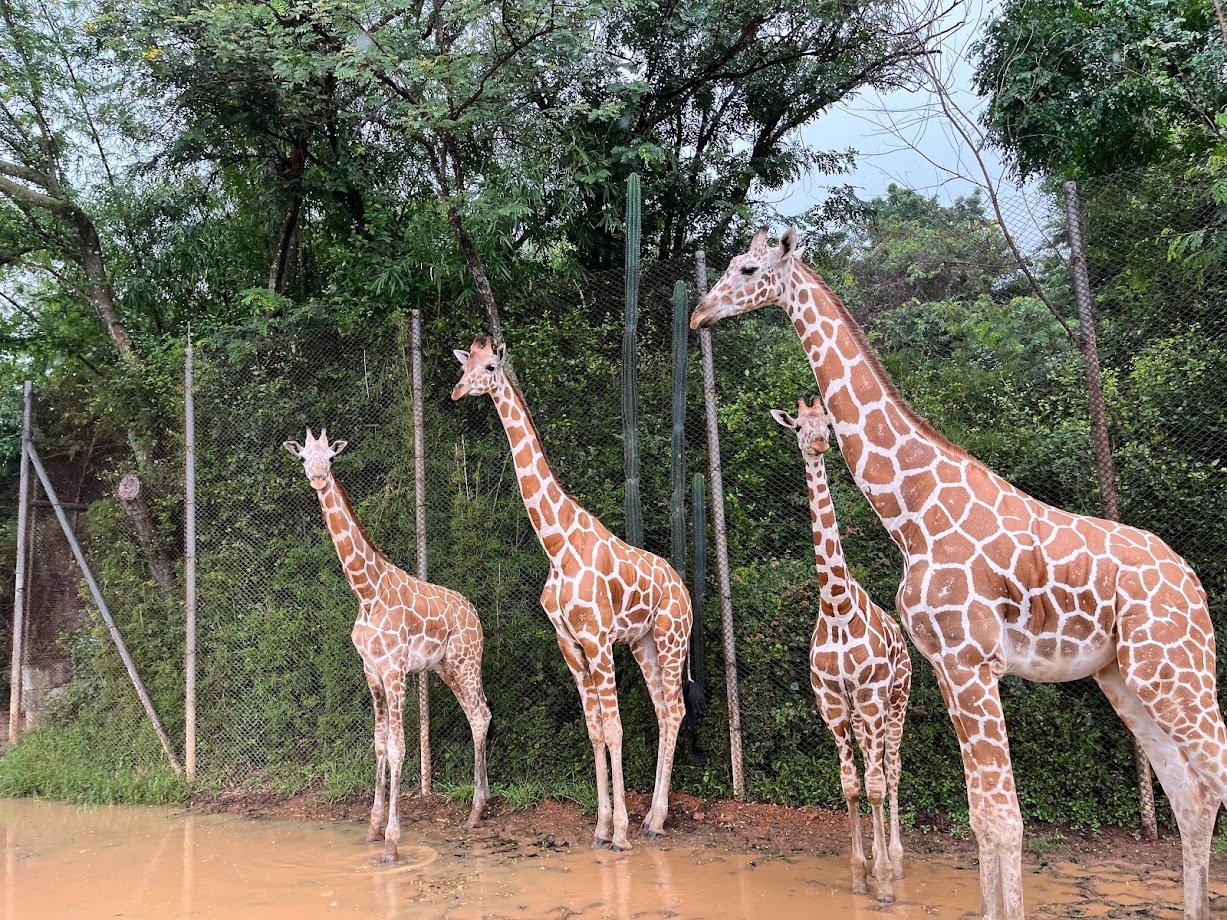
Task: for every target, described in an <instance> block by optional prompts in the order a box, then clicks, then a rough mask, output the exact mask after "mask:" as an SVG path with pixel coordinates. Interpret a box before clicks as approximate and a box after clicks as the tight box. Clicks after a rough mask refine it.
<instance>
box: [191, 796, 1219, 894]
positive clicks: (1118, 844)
mask: <svg viewBox="0 0 1227 920" xmlns="http://www.w3.org/2000/svg"><path fill="white" fill-rule="evenodd" d="M669 802H670V805H669V820H668V825H667V827H668V830H667V835H668V838H669V844H670V845H672V846H679V847H694V848H699V847H719V848H722V849H725V850H746V851H762V852H764V853H769V854H772V855H775V854H790V853H791V854H797V853H804V854H807V855H810V856H826V855H838V854H842V853H844V852H846V851H847V848H848V822H847V816H846V814H845V813H843V812H834V811H828V810H826V809H822V808H787V807H782V806H779V805H759V804H751V803H743V802H737V801H733V800H729V799H710V798H700V797H698V796H693V795H686V794H674V795H672V796H670V799H669ZM648 804H649V802H648V797H647V796H646V795H643V794H641V793H632V792H628V793H627V809H628V810H629V812H630V814H631V821H632V828H633V826H634V822H635V818H636V817H642V815H643V814H645V813H646V811H647V807H648ZM189 806H190V807H191V808H192V809H193V810H197V811H202V812H207V813H218V812H223V813H230V814H241V815H245V816H248V817H252V818H268V819H299V820H309V821H343V822H350V823H355V824H360V823H365V822H366V820H367V818H368V817H369V815H370V802H369V800H368V799H367V798H366V797H365V796H364V797H361V798H358V797H349V798H346V799H342V800H339V801H326V800H324V799H323V798H322V797H321V796H320V795H319V794H318V793H315V792H304V793H300V794H298V795H294V796H290V797H280V796H274V795H268V794H255V793H228V794H222V795H220V796H209V797H204V796H200V797H197V798H195V799H193V800H192V801H191V802H190V803H189ZM467 816H468V806H467V805H465V804H463V803H458V802H449V801H447V800H446V799H443V798H442V797H439V796H432V797H428V798H424V797H422V796H419V795H408V794H404V793H402V799H401V826H402V828H404V829H406V830H409V829H411V828H413V827H414V826H415V825H425V826H430V827H433V828H442V827H448V826H451V827H456V828H462V827H463V824H464V821H465V819H466V818H467ZM594 820H595V819H594V817H593V816H592V815H590V814H585V813H584V812H583V810H582V809H581V808H580V807H579V806H578V805H577V804H575V803H574V802H569V801H554V800H546V801H544V802H541V803H540V804H538V805H535V806H533V807H530V808H520V809H513V808H510V807H508V806H507V805H505V804H503V803H502V802H499V801H498V800H494V801H492V802H491V803H490V806H489V807H488V808H487V810H486V817H485V823H486V824H488V825H495V826H497V827H498V828H499V830H500V832H501V834H502V835H503V836H506V837H518V838H521V839H525V840H527V839H531V840H533V841H534V842H537V843H538V845H540V844H541V843H545V844H546V846H548V847H550V848H553V847H559V848H561V847H574V846H588V845H590V844H591V841H592V833H593V824H594ZM631 840H632V843H634V842H635V837H634V831H633V829H632V837H631ZM904 848H905V851H906V852H908V853H915V854H954V855H962V854H965V855H967V856H968V858H973V859H974V857H975V852H976V847H975V840H974V838H973V837H972V836H971V834H970V832H968V831H967V830H966V828H951V829H947V830H940V829H934V828H930V829H927V830H913V831H911V832H906V833H905V834H904ZM1024 861H1025V862H1026V863H1027V864H1028V865H1031V866H1034V867H1047V866H1054V867H1055V866H1057V865H1060V866H1061V867H1062V869H1063V870H1064V873H1063V874H1069V873H1074V874H1077V872H1076V869H1075V867H1077V866H1080V865H1085V866H1087V867H1091V866H1094V865H1095V864H1097V863H1101V862H1103V863H1106V862H1109V861H1110V862H1113V863H1115V864H1116V865H1120V864H1121V863H1132V864H1135V865H1137V866H1138V867H1139V872H1140V873H1141V874H1143V875H1145V874H1148V873H1151V872H1153V873H1156V874H1164V873H1165V874H1170V873H1171V872H1172V871H1175V872H1176V873H1177V874H1178V873H1179V871H1180V868H1181V857H1180V839H1179V837H1177V836H1176V834H1175V833H1174V832H1172V831H1170V830H1162V831H1161V832H1160V837H1159V840H1158V841H1154V842H1152V841H1148V840H1145V839H1143V837H1142V835H1141V833H1140V832H1138V831H1133V830H1128V829H1125V828H1119V827H1106V828H1103V829H1102V830H1100V831H1098V832H1095V833H1087V832H1081V831H1074V830H1070V829H1068V828H1060V827H1056V826H1052V825H1042V824H1030V825H1028V827H1027V849H1026V852H1025V853H1024ZM1177 877H1178V875H1177ZM1211 878H1212V879H1213V880H1215V881H1218V880H1227V856H1219V855H1216V856H1214V857H1213V858H1212V862H1211ZM1215 887H1216V888H1217V887H1219V886H1217V885H1216V886H1215ZM1221 893H1222V894H1224V895H1227V885H1225V886H1223V891H1222V892H1221Z"/></svg>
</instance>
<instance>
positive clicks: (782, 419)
mask: <svg viewBox="0 0 1227 920" xmlns="http://www.w3.org/2000/svg"><path fill="white" fill-rule="evenodd" d="M771 417H772V418H773V419H775V420H776V421H777V422H779V423H780V425H782V426H783V427H785V428H787V429H788V430H789V431H796V430H797V420H796V419H795V418H793V417H792V416H791V415H789V414H788V413H787V412H785V411H784V410H783V409H772V410H771Z"/></svg>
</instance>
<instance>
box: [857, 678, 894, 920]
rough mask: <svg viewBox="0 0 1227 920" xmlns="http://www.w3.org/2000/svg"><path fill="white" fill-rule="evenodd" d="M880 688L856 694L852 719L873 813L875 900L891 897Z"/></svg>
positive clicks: (887, 899)
mask: <svg viewBox="0 0 1227 920" xmlns="http://www.w3.org/2000/svg"><path fill="white" fill-rule="evenodd" d="M883 696H884V694H882V693H880V692H866V693H864V694H858V699H857V712H856V715H855V717H854V718H853V720H852V728H853V731H854V733H855V734H856V740H857V744H859V745H860V748H861V754H862V756H863V758H864V761H865V795H866V796H867V797H868V798H869V807H870V809H871V811H872V814H873V877H874V880H875V881H876V882H877V884H878V900H879V901H884V902H890V901H893V900H895V887H894V885H893V884H892V875H893V873H892V872H891V866H890V858H889V856H888V854H887V841H886V818H885V811H886V807H885V802H886V774H885V770H884V768H883V767H884V764H883V761H884V757H885V753H886V752H885V740H886V706H885V705H884V704H885V702H886V701H885V700H884V699H883V698H882V697H883Z"/></svg>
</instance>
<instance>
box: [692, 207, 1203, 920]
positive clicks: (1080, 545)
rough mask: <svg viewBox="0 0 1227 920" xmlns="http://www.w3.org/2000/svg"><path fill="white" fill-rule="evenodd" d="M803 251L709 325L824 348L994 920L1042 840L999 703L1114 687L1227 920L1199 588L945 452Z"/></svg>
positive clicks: (695, 317)
mask: <svg viewBox="0 0 1227 920" xmlns="http://www.w3.org/2000/svg"><path fill="white" fill-rule="evenodd" d="M797 252H798V249H797V232H796V228H794V227H790V228H789V229H788V230H787V231H786V232H785V233H784V234H783V235H782V236H781V238H780V242H779V245H777V246H770V245H768V243H767V239H766V232H765V231H760V232H759V233H758V234H756V235H755V237H754V240H753V242H752V243H751V245H750V248H749V250H748V251H747V252H745V253H744V254H742V255H740V256H737V257H735V258H734V259H733V260H732V261H731V262H730V263H729V267H728V269H727V270H726V271H725V273H724V275H723V276H722V277H721V278H720V280H719V281H718V282H717V283H716V284H715V285H714V286H713V287H712V289H711V291H710V292H709V293H708V295H707V296H706V297H705V298H704V299H703V301H702V303H700V304H699V306H698V307H697V308H696V309H695V311H694V313H693V314H692V316H691V319H690V325H691V328H692V329H697V328H701V327H706V326H710V325H713V324H714V323H716V322H718V321H719V320H721V319H724V318H727V317H731V316H736V315H738V314H741V313H747V312H749V311H751V310H757V309H760V308H762V307H766V306H770V305H779V306H781V307H782V308H783V309H784V310H785V312H786V313H787V314H788V316H789V318H790V319H791V321H792V324H793V327H794V329H795V330H796V332H797V334H798V336H799V337H800V339H801V342H802V344H803V345H804V347H805V352H806V356H807V357H808V359H809V362H810V366H811V368H812V369H813V371H814V377H815V379H816V380H817V382H818V389H819V391H820V393H821V394H822V397H823V399H824V401H825V402H826V407H827V410H828V411H829V412H830V415H831V418H832V420H833V422H834V430H835V435H836V438H837V439H838V441H839V446H840V452H841V453H842V454H843V457H844V461H845V462H846V463H847V464H848V468H849V469H850V470H851V472H852V475H853V477H854V478H855V480H856V483H857V486H858V487H859V488H860V489H861V491H862V492H864V494H865V496H866V498H868V500H869V503H870V504H871V505H872V506H873V509H874V511H875V512H876V513H877V515H878V517H879V518H881V520H882V523H883V525H884V526H885V527H886V529H887V531H888V533H889V534H890V536H891V538H892V539H893V540H894V541H895V543H896V545H897V546H898V547H899V549H900V552H901V553H902V554H903V557H904V576H903V581H902V584H901V585H900V588H899V593H898V594H897V595H896V606H897V608H898V610H899V614H900V616H901V618H902V619H903V622H904V625H905V627H906V628H907V631H908V633H909V635H910V636H911V638H912V641H913V643H915V645H916V647H917V649H918V650H919V651H920V652H921V653H922V654H923V655H924V656H925V657H926V658H927V659H928V660H929V662H930V663H931V664H932V666H933V671H934V675H935V676H936V679H937V683H938V686H939V688H940V690H941V692H942V696H943V699H944V700H945V703H946V707H947V709H948V710H949V712H950V716H951V721H952V722H953V724H954V729H955V733H956V734H957V735H958V738H959V746H960V748H961V750H962V755H963V764H964V773H965V777H966V781H967V798H968V806H969V807H968V811H969V814H970V818H971V826H972V830H973V831H974V833H975V835H976V841H977V845H978V847H979V851H980V899H981V913H982V915H983V917H984V918H986V920H1003V918H1004V920H1023V894H1022V840H1023V825H1022V817H1021V813H1020V809H1019V805H1018V795H1017V792H1016V790H1015V786H1014V776H1013V771H1012V768H1011V765H1010V752H1009V743H1008V740H1007V735H1006V725H1005V718H1004V715H1003V713H1002V707H1001V697H1000V693H999V689H998V679H999V678H1000V676H1001V675H1003V674H1013V675H1017V676H1019V677H1023V678H1026V679H1028V680H1038V681H1065V680H1075V679H1078V678H1081V677H1088V676H1094V678H1095V680H1096V682H1097V683H1098V684H1099V686H1100V689H1102V690H1103V692H1104V694H1105V695H1106V696H1107V697H1108V700H1109V701H1110V702H1111V703H1112V706H1113V707H1114V708H1115V709H1116V711H1117V713H1118V714H1119V715H1120V717H1121V719H1122V720H1123V721H1124V722H1125V724H1126V725H1127V726H1128V727H1129V729H1130V730H1131V731H1132V732H1133V734H1134V736H1135V737H1137V739H1138V740H1139V742H1140V743H1141V745H1142V748H1143V750H1144V751H1145V752H1146V755H1147V757H1148V758H1149V760H1150V762H1151V765H1152V766H1153V767H1154V770H1155V773H1156V775H1157V776H1158V778H1159V781H1160V782H1161V783H1162V785H1163V788H1164V790H1165V791H1166V793H1167V797H1168V800H1169V802H1170V803H1171V806H1172V811H1173V813H1174V814H1175V816H1176V822H1177V824H1178V826H1179V828H1180V835H1181V839H1182V845H1183V859H1184V905H1185V917H1186V918H1187V920H1209V916H1210V907H1209V887H1208V886H1209V872H1210V844H1211V838H1212V836H1213V833H1214V823H1215V818H1216V816H1217V814H1218V809H1219V806H1220V805H1221V804H1223V803H1224V801H1225V800H1227V728H1225V727H1224V724H1223V719H1222V714H1221V713H1220V711H1219V706H1218V699H1217V695H1216V690H1215V652H1214V630H1213V627H1212V624H1211V621H1210V614H1209V609H1208V604H1207V599H1206V594H1205V591H1204V590H1203V588H1202V586H1201V582H1200V581H1199V580H1198V578H1197V575H1196V574H1195V573H1194V572H1193V570H1192V569H1191V568H1190V567H1189V565H1188V563H1186V562H1185V561H1184V560H1183V559H1181V558H1180V556H1178V555H1177V554H1176V553H1175V552H1174V551H1172V549H1171V548H1170V547H1168V546H1167V545H1166V544H1165V543H1163V541H1162V540H1160V539H1159V538H1158V537H1156V536H1154V535H1153V534H1150V533H1147V532H1146V531H1144V530H1140V529H1138V528H1136V527H1130V526H1128V525H1125V524H1118V523H1114V522H1112V521H1105V520H1101V519H1098V518H1092V517H1086V516H1083V515H1077V514H1071V513H1069V512H1066V511H1062V510H1061V509H1059V508H1054V507H1052V506H1051V505H1048V504H1046V503H1044V502H1042V501H1039V500H1038V499H1035V498H1033V497H1031V496H1030V495H1027V494H1026V493H1024V492H1023V491H1021V490H1020V489H1017V488H1015V487H1014V486H1013V485H1011V484H1010V483H1009V482H1007V481H1006V480H1004V479H1002V478H1001V477H1000V476H998V475H997V474H996V473H994V472H993V471H992V470H990V469H989V468H988V467H986V466H985V465H984V464H983V463H981V462H980V461H978V460H976V459H975V458H973V457H971V456H970V455H969V454H968V453H967V452H966V451H964V450H962V449H961V448H959V447H957V446H956V445H954V444H952V443H951V442H950V441H948V440H947V439H946V438H945V437H943V436H942V435H941V434H940V433H939V432H937V431H936V430H935V429H934V428H933V427H932V426H931V425H930V424H929V423H928V422H927V421H925V419H923V418H922V417H921V416H919V415H918V414H917V413H916V412H915V411H914V410H913V409H912V408H911V407H910V406H908V404H907V403H906V402H905V401H904V400H903V398H902V396H900V394H899V392H898V390H896V388H895V386H894V384H893V383H892V382H891V380H890V378H889V376H887V374H886V372H885V370H884V369H883V368H882V365H881V363H880V362H879V361H878V358H877V356H876V355H874V353H873V351H872V349H870V348H869V346H868V345H867V343H866V342H865V339H864V335H863V333H862V332H861V330H860V328H859V327H858V326H857V324H856V322H855V320H854V319H853V318H852V316H851V314H849V313H848V311H847V308H845V307H844V305H843V304H842V303H841V302H840V300H839V298H838V297H836V296H835V294H834V292H833V291H832V290H831V289H830V288H829V287H828V286H827V284H826V282H824V281H823V280H822V278H821V277H820V276H819V275H818V273H817V272H815V271H813V270H812V269H811V268H809V267H808V266H807V265H805V264H804V263H803V262H802V261H801V259H800V258H798V256H797Z"/></svg>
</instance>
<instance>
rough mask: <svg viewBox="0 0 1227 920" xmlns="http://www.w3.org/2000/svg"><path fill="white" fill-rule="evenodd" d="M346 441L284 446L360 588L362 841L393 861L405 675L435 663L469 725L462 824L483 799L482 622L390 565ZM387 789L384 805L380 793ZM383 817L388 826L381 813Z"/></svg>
mask: <svg viewBox="0 0 1227 920" xmlns="http://www.w3.org/2000/svg"><path fill="white" fill-rule="evenodd" d="M347 443H348V442H346V441H334V442H332V443H331V444H329V442H328V434H327V431H326V429H323V428H321V429H320V436H319V438H318V439H317V438H315V437H313V436H312V434H311V429H310V428H308V429H307V443H306V445H305V446H304V445H301V444H299V443H298V442H297V441H286V442H285V443H284V444H283V445H282V446H283V447H285V449H286V450H288V451H289V452H290V453H292V454H293V455H294V456H296V457H298V458H299V459H301V460H302V463H303V467H304V469H305V470H306V473H307V478H308V479H309V480H310V481H311V487H312V488H313V489H315V492H316V495H318V496H319V500H320V507H321V508H322V509H323V512H324V523H325V524H326V525H327V526H328V532H329V533H330V534H331V535H332V543H333V546H335V547H336V551H337V556H338V557H340V560H341V567H342V569H343V570H344V572H345V577H346V579H347V580H348V581H349V586H350V587H351V588H352V589H353V592H354V594H356V595H357V596H358V618H357V620H355V622H354V628H353V632H352V633H351V638H352V639H353V642H354V648H356V649H357V650H358V654H359V655H360V656H361V658H362V671H363V673H364V674H365V675H366V683H367V686H368V687H369V688H370V691H371V699H372V700H373V702H374V707H375V764H376V766H375V801H374V804H373V805H372V806H371V823H370V827H369V829H368V832H367V837H366V839H367V842H368V843H375V842H377V841H379V840H380V839H383V841H384V851H383V856H382V861H383V862H384V863H393V862H396V860H397V857H398V852H397V846H398V844H399V842H400V813H399V808H398V799H399V797H400V771H401V765H402V763H403V762H404V759H405V726H404V722H403V710H404V707H405V677H406V675H407V674H413V673H418V672H420V671H427V670H430V671H434V672H435V673H436V674H438V675H439V676H440V677H441V678H443V682H444V683H445V684H447V686H448V687H449V688H450V689H451V691H452V693H454V694H455V695H456V701H457V702H458V703H459V704H460V708H461V709H462V710H464V715H465V718H467V719H468V720H469V728H470V729H472V732H473V807H472V810H471V811H470V812H469V820H468V826H469V827H470V828H472V827H476V826H477V823H478V821H480V820H481V816H482V812H483V811H484V810H485V807H486V802H487V801H488V800H489V798H490V788H489V785H488V783H487V781H486V731H487V729H489V727H490V707H489V706H488V705H487V703H486V694H485V692H484V691H483V690H482V684H481V653H482V643H483V636H482V628H481V620H480V619H479V618H478V616H477V610H476V609H475V608H474V606H473V604H472V603H471V602H470V601H469V599H468V598H466V597H464V596H463V595H461V594H459V593H457V592H455V591H452V590H449V589H448V588H444V587H441V586H439V585H433V584H431V583H430V582H426V581H421V580H420V579H417V578H414V577H413V576H412V575H410V574H408V573H407V572H405V571H404V570H403V569H400V568H398V567H397V566H395V565H393V564H392V561H391V560H390V559H388V557H387V556H385V555H384V554H383V553H381V552H380V551H379V550H378V549H376V548H375V546H374V544H372V543H371V539H370V537H369V536H367V533H366V530H365V529H363V527H362V522H361V521H359V520H358V517H357V516H356V515H355V514H354V509H353V506H352V505H351V504H350V501H349V495H348V494H347V493H346V491H345V488H344V486H342V485H341V482H340V480H338V479H337V477H336V475H335V474H334V473H333V472H332V458H333V457H335V456H336V455H337V454H339V453H340V452H341V451H342V450H344V449H345V445H346V444H347ZM385 792H386V794H387V800H386V805H385V799H384V795H385ZM385 816H386V817H387V828H386V830H385V829H384V828H383V821H384V818H385Z"/></svg>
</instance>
